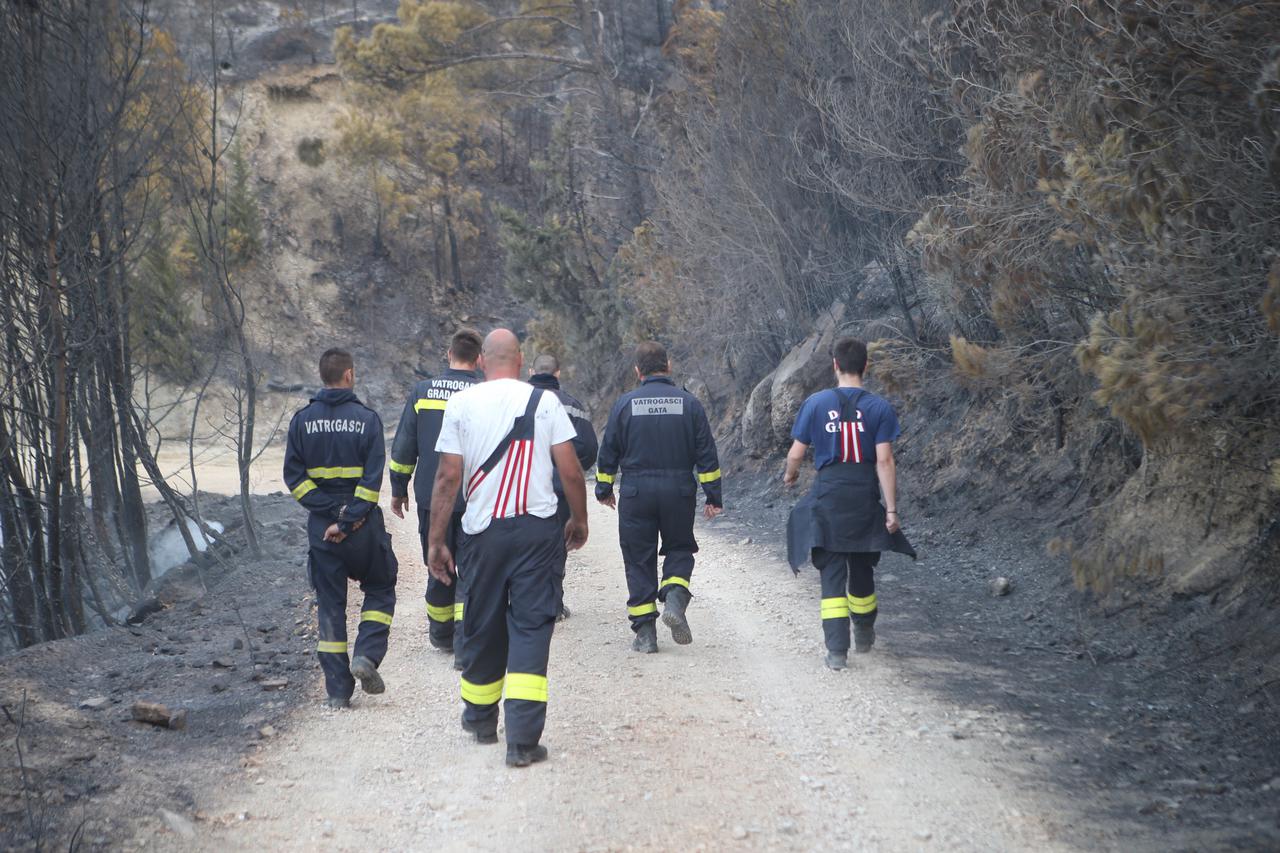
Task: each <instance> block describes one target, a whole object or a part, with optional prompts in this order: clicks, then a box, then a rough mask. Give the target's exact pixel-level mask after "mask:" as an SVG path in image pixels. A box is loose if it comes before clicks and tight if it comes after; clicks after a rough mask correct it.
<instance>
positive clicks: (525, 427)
mask: <svg viewBox="0 0 1280 853" xmlns="http://www.w3.org/2000/svg"><path fill="white" fill-rule="evenodd" d="M541 399H542V389H541V388H534V389H533V393H532V394H530V395H529V405H528V406H526V407H525V410H524V414H523V415H521V416H520V417H518V418H516V420H515V423H513V424H512V425H511V432H509V433H507V434H506V435H505V436H504V437H503V439H502V441H499V442H498V446H497V447H495V448H494V449H493V452H492V453H490V454H489V458H488V459H486V460H484V464H483V465H481V466H480V467H479V469H477V473H474V474H472V475H471V476H472V480H473V481H474V482H476V484H477V485H479V482H478V481H476V480H475V478H476V477H482V476H485V477H487V476H488V475H489V472H490V471H492V470H493V469H494V468H496V467H498V463H499V462H501V461H502V457H503V456H505V455H506V453H507V450H508V448H509V447H510V446H511V442H513V441H517V440H519V439H524V438H533V419H534V417H535V416H536V415H537V413H538V402H539V401H540V400H541ZM481 471H482V472H484V473H483V475H482V474H480V473H479V472H481Z"/></svg>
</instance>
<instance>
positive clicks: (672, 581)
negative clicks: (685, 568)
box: [661, 577, 689, 589]
mask: <svg viewBox="0 0 1280 853" xmlns="http://www.w3.org/2000/svg"><path fill="white" fill-rule="evenodd" d="M669 585H674V586H682V587H684V588H685V589H688V588H689V581H688V579H686V578H677V577H670V578H664V579H663V581H662V584H661V586H669Z"/></svg>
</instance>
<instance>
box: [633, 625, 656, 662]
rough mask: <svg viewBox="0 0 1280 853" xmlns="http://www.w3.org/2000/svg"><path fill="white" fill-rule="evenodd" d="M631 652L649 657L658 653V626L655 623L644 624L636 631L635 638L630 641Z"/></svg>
mask: <svg viewBox="0 0 1280 853" xmlns="http://www.w3.org/2000/svg"><path fill="white" fill-rule="evenodd" d="M631 650H632V651H633V652H643V653H644V654H647V655H651V654H654V653H655V652H657V651H658V625H657V623H656V622H652V621H650V622H645V623H644V624H642V625H641V626H640V627H639V628H637V629H636V638H635V639H634V640H632V641H631Z"/></svg>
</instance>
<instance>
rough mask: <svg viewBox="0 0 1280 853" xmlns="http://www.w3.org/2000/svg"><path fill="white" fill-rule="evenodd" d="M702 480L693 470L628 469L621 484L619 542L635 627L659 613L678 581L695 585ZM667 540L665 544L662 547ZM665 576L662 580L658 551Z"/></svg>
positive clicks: (686, 585) (652, 619)
mask: <svg viewBox="0 0 1280 853" xmlns="http://www.w3.org/2000/svg"><path fill="white" fill-rule="evenodd" d="M697 491H698V489H697V486H696V485H695V483H694V481H693V476H692V475H691V474H689V473H688V472H673V473H652V474H650V473H631V472H627V473H626V474H625V475H624V476H623V478H622V482H621V483H620V484H619V488H618V544H619V545H620V546H621V548H622V562H623V565H624V566H625V567H626V572H627V615H628V617H629V618H630V619H631V630H633V631H635V630H638V629H639V627H640V626H641V625H643V624H644V623H646V622H652V621H654V620H655V619H657V618H658V605H657V602H658V601H666V598H667V592H668V591H669V590H670V589H671V587H672V586H682V587H684V588H685V590H689V579H690V577H692V576H693V555H694V554H696V553H697V552H698V542H697V540H696V539H694V536H693V516H694V512H695V510H696V509H697ZM659 540H661V547H659ZM659 556H661V557H662V558H663V560H662V582H661V583H659V582H658V557H659Z"/></svg>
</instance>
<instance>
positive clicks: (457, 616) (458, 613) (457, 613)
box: [453, 601, 465, 622]
mask: <svg viewBox="0 0 1280 853" xmlns="http://www.w3.org/2000/svg"><path fill="white" fill-rule="evenodd" d="M462 605H463V602H461V601H459V602H457V603H456V604H454V605H453V621H454V622H461V621H462V611H463V610H464V609H465V608H464V607H463V606H462Z"/></svg>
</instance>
